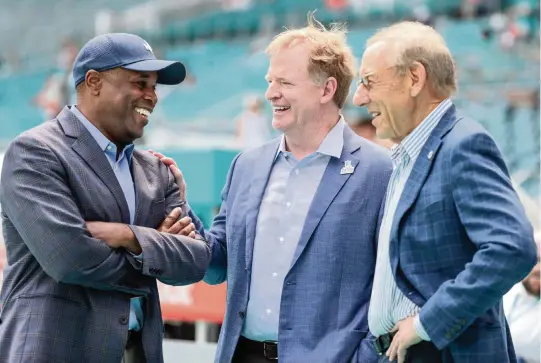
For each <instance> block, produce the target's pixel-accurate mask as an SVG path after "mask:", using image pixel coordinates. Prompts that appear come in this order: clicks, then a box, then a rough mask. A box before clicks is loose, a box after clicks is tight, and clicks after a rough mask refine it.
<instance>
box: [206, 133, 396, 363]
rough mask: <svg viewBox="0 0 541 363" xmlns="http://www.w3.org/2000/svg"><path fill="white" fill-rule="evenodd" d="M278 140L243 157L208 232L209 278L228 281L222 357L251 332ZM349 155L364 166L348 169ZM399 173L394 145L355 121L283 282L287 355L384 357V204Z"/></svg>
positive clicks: (299, 358)
mask: <svg viewBox="0 0 541 363" xmlns="http://www.w3.org/2000/svg"><path fill="white" fill-rule="evenodd" d="M278 146H279V140H278V139H276V140H273V141H271V142H269V143H267V144H266V145H264V146H262V147H260V148H257V149H253V150H250V151H247V152H244V153H242V154H240V155H238V156H237V158H236V159H235V160H234V161H233V163H232V165H231V169H230V171H229V175H228V177H227V183H226V185H225V187H224V189H223V195H222V197H223V203H222V206H221V210H220V213H219V214H218V215H217V216H216V218H215V220H214V223H213V225H212V228H211V230H210V232H209V233H208V234H207V238H208V240H209V242H210V244H211V248H212V260H211V264H210V266H209V268H208V270H207V273H206V275H205V278H204V280H205V281H206V282H207V283H210V284H219V283H222V282H224V281H227V284H228V285H227V306H226V314H225V319H224V322H223V327H222V333H221V334H220V340H219V343H218V349H217V355H216V359H215V362H217V363H226V362H230V361H231V358H232V357H233V353H234V351H235V347H236V345H237V341H238V339H239V336H240V334H241V331H242V327H243V322H244V320H243V319H244V316H245V310H246V306H247V303H248V297H249V291H248V289H249V286H250V276H251V270H252V252H253V247H254V237H255V231H256V222H257V215H258V211H259V206H260V204H261V199H262V197H263V194H264V191H265V187H266V185H267V181H268V179H269V175H270V172H271V168H272V165H273V160H274V157H275V155H276V153H277V151H278ZM346 160H350V161H351V162H352V165H353V166H354V167H355V171H354V173H353V174H344V175H341V174H340V169H341V168H342V167H343V165H344V161H346ZM391 171H392V166H391V161H390V158H389V156H388V153H387V151H386V150H384V149H383V148H381V147H379V146H377V145H375V144H373V143H371V142H369V141H366V140H365V139H363V138H361V137H359V136H357V135H355V134H354V133H353V131H352V130H351V129H350V128H349V127H347V126H346V128H345V129H344V148H343V150H342V155H341V157H340V159H336V158H332V159H331V160H330V162H329V164H328V166H327V169H326V170H325V172H324V175H323V178H322V180H321V183H320V185H319V188H318V190H317V193H316V195H315V196H314V199H313V202H312V205H311V207H310V209H309V212H308V215H307V217H306V221H305V224H304V228H303V231H302V233H301V237H300V239H299V242H298V246H297V249H296V251H295V253H294V257H293V261H292V264H291V268H290V270H289V272H288V274H287V275H286V277H285V280H284V286H283V292H282V298H281V305H280V320H279V332H278V346H279V348H278V351H279V353H278V354H279V361H280V362H281V363H299V362H318V363H324V362H328V363H337V362H359V363H361V362H362V363H370V362H376V361H377V356H376V355H375V352H374V349H373V345H372V341H371V339H370V338H369V337H367V334H368V322H367V314H368V302H369V299H370V294H371V288H372V279H373V274H374V268H375V261H376V237H377V222H378V216H379V210H380V205H381V202H382V200H383V196H384V194H385V190H386V188H387V183H388V180H389V177H390V174H391Z"/></svg>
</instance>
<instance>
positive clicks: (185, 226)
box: [158, 207, 195, 238]
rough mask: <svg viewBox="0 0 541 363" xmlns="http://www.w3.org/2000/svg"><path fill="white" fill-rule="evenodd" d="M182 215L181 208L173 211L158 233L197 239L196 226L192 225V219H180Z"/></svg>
mask: <svg viewBox="0 0 541 363" xmlns="http://www.w3.org/2000/svg"><path fill="white" fill-rule="evenodd" d="M181 214H182V209H181V208H180V207H177V208H175V209H173V211H172V212H171V213H169V215H168V216H167V217H166V218H165V219H164V221H163V222H162V224H160V226H159V227H158V231H159V232H165V233H171V234H180V235H183V236H188V237H191V238H195V225H194V224H193V223H192V219H191V218H190V217H188V216H186V217H183V218H180V219H179V217H180V215H181Z"/></svg>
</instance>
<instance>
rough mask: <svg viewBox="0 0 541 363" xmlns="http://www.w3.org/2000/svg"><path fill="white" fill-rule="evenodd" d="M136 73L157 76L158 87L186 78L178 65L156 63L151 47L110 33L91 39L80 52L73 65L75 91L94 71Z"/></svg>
mask: <svg viewBox="0 0 541 363" xmlns="http://www.w3.org/2000/svg"><path fill="white" fill-rule="evenodd" d="M117 67H121V68H125V69H131V70H132V71H139V72H158V83H161V84H169V85H171V84H179V83H181V82H182V81H184V78H186V68H185V67H184V65H183V64H182V63H180V62H175V61H166V60H159V59H156V57H155V56H154V52H153V51H152V48H151V47H150V45H149V44H148V43H147V42H146V41H145V40H144V39H143V38H141V37H139V36H137V35H134V34H126V33H110V34H103V35H98V36H97V37H95V38H93V39H91V40H89V41H88V43H86V44H85V45H84V47H83V48H82V49H81V50H80V51H79V54H78V55H77V58H75V62H74V64H73V79H74V81H75V87H77V86H78V85H79V83H81V82H82V81H84V79H85V75H86V73H87V72H88V71H89V70H91V69H93V70H95V71H98V72H101V71H106V70H108V69H113V68H117Z"/></svg>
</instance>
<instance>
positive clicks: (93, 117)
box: [77, 103, 126, 150]
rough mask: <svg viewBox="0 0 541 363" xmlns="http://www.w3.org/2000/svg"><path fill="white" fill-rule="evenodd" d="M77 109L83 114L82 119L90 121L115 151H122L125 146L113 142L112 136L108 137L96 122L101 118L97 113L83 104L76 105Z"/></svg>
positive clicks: (106, 132) (107, 133) (105, 131)
mask: <svg viewBox="0 0 541 363" xmlns="http://www.w3.org/2000/svg"><path fill="white" fill-rule="evenodd" d="M77 109H78V110H79V112H81V113H82V114H83V116H84V117H86V119H87V120H88V121H90V123H91V124H92V125H94V126H96V128H97V129H98V130H100V132H101V133H102V134H103V136H105V137H106V138H107V140H109V141H111V142H112V143H113V144H115V145H116V147H117V150H122V149H123V148H124V146H126V145H125V144H122V143H118V142H116V141H114V138H113V137H112V135H110V134H109V132H108V131H107V130H106V129H105V128H104V127H103V126H102V125H101V124H100V123H99V122H98V121H97V120H102V119H103V117H102V116H100V114H99V113H98V112H93V109H94V108H93V107H91V106H90V105H87V104H85V103H80V104H79V103H78V104H77Z"/></svg>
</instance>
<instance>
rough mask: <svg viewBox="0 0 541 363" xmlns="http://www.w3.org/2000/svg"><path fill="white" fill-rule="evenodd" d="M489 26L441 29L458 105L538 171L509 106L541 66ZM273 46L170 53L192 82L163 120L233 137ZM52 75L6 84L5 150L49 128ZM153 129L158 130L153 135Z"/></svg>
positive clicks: (179, 48) (528, 136)
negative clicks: (492, 35) (509, 98)
mask: <svg viewBox="0 0 541 363" xmlns="http://www.w3.org/2000/svg"><path fill="white" fill-rule="evenodd" d="M66 1H67V0H66ZM281 3H282V4H283V3H284V1H278V0H277V1H276V4H277V5H279V4H281ZM303 3H304V1H299V3H298V5H297V6H298V7H299V8H301V7H302V4H303ZM209 16H210V15H209ZM253 16H254V17H257V16H256V15H253ZM223 19H224V18H222V20H223ZM486 23H487V20H486V19H481V20H469V21H447V20H446V21H442V22H439V23H438V24H437V28H438V30H440V31H441V32H442V34H443V35H444V37H445V39H446V41H447V43H448V45H449V47H450V49H451V51H452V53H453V55H454V56H455V58H456V61H457V64H458V68H459V86H460V90H459V93H458V95H457V97H456V98H455V102H456V103H457V104H459V105H460V106H461V107H462V108H463V109H465V110H466V111H467V112H468V113H469V114H470V115H471V116H473V117H475V118H477V119H479V120H480V121H481V122H482V123H483V124H484V125H485V127H486V128H487V129H488V130H489V131H490V132H491V133H492V134H493V135H494V137H495V139H496V140H497V142H498V144H499V145H500V147H501V149H502V151H503V152H504V153H505V156H506V157H507V159H508V161H509V162H510V165H511V167H512V168H518V169H520V168H530V167H535V164H538V163H539V161H538V160H539V158H538V155H539V150H538V148H539V144H538V143H534V142H533V140H534V138H535V133H534V132H532V123H531V121H530V120H531V119H532V117H531V113H530V111H529V110H526V109H521V108H519V109H518V111H517V112H516V115H515V120H513V121H512V122H506V120H505V115H504V111H505V103H504V102H502V100H504V96H505V92H507V91H508V90H509V89H513V88H517V87H523V88H527V89H535V87H537V86H538V82H539V68H538V63H535V62H532V61H529V60H526V59H522V58H521V57H519V56H517V55H516V54H513V53H510V52H506V51H503V50H501V49H500V47H499V45H498V44H497V43H496V42H495V41H487V40H485V39H484V38H483V37H482V30H483V29H484V27H486ZM212 24H213V26H223V27H224V28H223V29H224V31H227V26H229V25H224V24H226V23H223V24H222V25H219V24H218V23H216V22H214V23H212ZM375 29H376V28H375V27H365V28H355V29H352V30H351V31H350V33H349V35H348V40H349V43H350V44H351V45H352V46H353V49H354V53H355V55H356V56H357V57H360V56H361V54H362V50H363V48H364V43H365V41H366V39H367V38H368V36H369V35H370V34H372V33H373V32H374V31H375ZM464 39H468V41H467V42H466V41H464ZM267 42H268V39H263V40H261V41H257V40H256V38H239V39H236V40H209V41H205V42H201V43H194V44H191V45H187V44H180V45H176V46H171V47H168V48H165V49H164V51H163V53H164V56H165V57H166V58H168V59H180V60H182V61H183V62H184V63H185V64H186V65H187V68H188V71H189V74H190V79H191V81H190V82H185V83H184V84H182V85H181V86H179V87H173V88H169V89H167V90H166V91H167V92H164V93H163V95H162V96H161V101H160V103H159V105H158V107H157V109H156V111H155V113H156V115H158V114H159V115H160V118H162V119H163V120H166V121H167V124H168V125H186V126H197V129H198V130H202V131H207V132H217V131H220V132H232V131H233V128H234V119H235V117H236V115H238V113H239V112H240V111H241V110H242V105H243V98H244V96H245V95H246V94H249V93H255V94H260V95H263V93H264V91H265V89H266V82H265V80H264V75H265V73H266V70H267V66H268V60H267V57H266V56H265V54H264V52H263V50H264V46H265V45H266V44H267ZM46 75H47V72H39V73H35V72H34V73H29V74H24V73H23V74H19V75H15V76H12V77H9V78H6V79H1V80H0V90H1V91H0V117H2V120H4V122H3V126H2V130H1V133H0V144H1V143H2V141H4V142H5V141H6V140H10V139H11V138H13V137H14V136H16V135H17V134H18V133H20V132H21V131H23V130H25V129H28V128H30V127H32V126H34V125H36V124H38V123H40V122H42V121H43V117H42V116H41V115H40V113H39V111H38V110H37V109H36V108H34V107H33V106H32V105H31V102H32V98H33V97H34V96H35V94H36V93H37V91H38V90H39V89H40V87H41V85H42V83H43V81H44V79H45V77H46ZM353 88H354V86H353V85H352V90H353ZM472 93H473V94H480V95H481V99H482V100H479V101H473V102H472V101H471V100H470V96H471V94H472ZM348 108H349V109H350V110H347V111H348V112H357V111H355V110H353V109H351V108H352V107H351V103H348ZM537 117H538V116H537ZM508 124H512V126H513V127H514V130H515V135H516V137H517V140H520V142H515V145H511V146H509V140H508V136H509V127H510V126H509V125H508ZM152 127H153V124H152V123H151V124H150V125H149V128H150V129H152ZM183 127H184V126H183ZM537 132H538V131H537ZM532 188H533V189H532V190H534V189H536V188H535V187H532ZM537 189H539V188H537ZM538 192H539V191H538V190H537V191H535V193H538Z"/></svg>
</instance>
